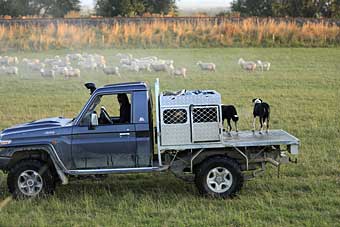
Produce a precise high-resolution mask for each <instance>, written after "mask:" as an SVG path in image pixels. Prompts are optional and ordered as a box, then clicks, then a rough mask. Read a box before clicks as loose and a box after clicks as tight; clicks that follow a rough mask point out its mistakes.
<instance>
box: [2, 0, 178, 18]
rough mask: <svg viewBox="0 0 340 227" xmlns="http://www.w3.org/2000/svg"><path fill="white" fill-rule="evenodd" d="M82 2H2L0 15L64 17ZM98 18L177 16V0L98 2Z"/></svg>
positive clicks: (45, 0) (104, 0)
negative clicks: (146, 14) (145, 15)
mask: <svg viewBox="0 0 340 227" xmlns="http://www.w3.org/2000/svg"><path fill="white" fill-rule="evenodd" d="M80 8H81V7H80V0H0V15H8V16H12V17H18V16H27V15H36V16H43V17H44V16H52V17H63V16H65V15H66V14H67V13H68V12H70V11H80ZM95 12H96V14H97V15H98V16H104V17H112V16H136V15H138V16H142V15H144V14H145V13H149V14H165V15H166V14H173V15H176V12H177V6H176V2H175V0H97V1H96V3H95Z"/></svg>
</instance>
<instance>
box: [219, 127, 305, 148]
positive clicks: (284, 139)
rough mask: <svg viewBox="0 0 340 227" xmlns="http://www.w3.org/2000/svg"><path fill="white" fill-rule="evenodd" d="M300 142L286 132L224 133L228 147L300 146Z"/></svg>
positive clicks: (224, 139) (224, 140) (224, 142)
mask: <svg viewBox="0 0 340 227" xmlns="http://www.w3.org/2000/svg"><path fill="white" fill-rule="evenodd" d="M299 143H300V141H299V139H297V138H296V137H294V136H292V135H291V134H289V133H288V132H286V131H284V130H281V129H280V130H269V131H268V133H266V132H265V131H263V132H262V134H260V133H259V131H255V133H254V132H252V131H240V132H238V133H236V132H231V133H228V132H224V133H223V144H224V145H225V146H227V147H253V146H270V145H299Z"/></svg>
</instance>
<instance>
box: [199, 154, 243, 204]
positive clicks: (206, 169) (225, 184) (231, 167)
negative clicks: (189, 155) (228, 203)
mask: <svg viewBox="0 0 340 227" xmlns="http://www.w3.org/2000/svg"><path fill="white" fill-rule="evenodd" d="M243 180H244V179H243V174H242V173H241V170H240V167H239V165H238V164H237V162H236V161H234V160H231V159H229V158H227V157H221V156H218V157H212V158H209V159H207V160H206V161H204V162H203V163H202V164H201V165H200V166H199V167H198V169H197V171H196V176H195V183H196V186H197V188H198V190H199V192H200V193H201V194H203V195H207V196H212V197H222V198H228V197H233V196H234V195H235V194H236V193H237V192H238V191H239V190H241V188H242V186H243Z"/></svg>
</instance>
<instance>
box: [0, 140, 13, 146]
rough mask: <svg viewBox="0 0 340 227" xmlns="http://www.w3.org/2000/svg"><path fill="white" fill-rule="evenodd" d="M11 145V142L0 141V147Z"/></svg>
mask: <svg viewBox="0 0 340 227" xmlns="http://www.w3.org/2000/svg"><path fill="white" fill-rule="evenodd" d="M11 143H12V140H0V145H8V144H11Z"/></svg>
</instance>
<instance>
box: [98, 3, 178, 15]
mask: <svg viewBox="0 0 340 227" xmlns="http://www.w3.org/2000/svg"><path fill="white" fill-rule="evenodd" d="M95 9H96V12H97V14H98V15H100V16H105V17H112V16H118V15H120V16H134V15H138V16H141V15H143V14H144V13H151V14H152V13H157V14H169V13H174V12H177V7H176V4H175V0H151V1H150V0H148V1H147V0H97V2H96V6H95Z"/></svg>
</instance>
